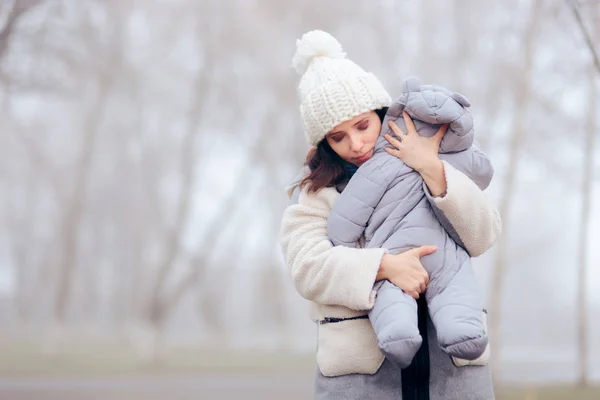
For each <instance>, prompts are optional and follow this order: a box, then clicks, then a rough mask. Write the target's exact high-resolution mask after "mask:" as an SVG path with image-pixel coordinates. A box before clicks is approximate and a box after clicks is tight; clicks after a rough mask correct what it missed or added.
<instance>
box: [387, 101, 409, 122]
mask: <svg viewBox="0 0 600 400" xmlns="http://www.w3.org/2000/svg"><path fill="white" fill-rule="evenodd" d="M402 97H404V96H402ZM405 107H406V104H405V102H404V99H403V98H402V99H399V100H397V101H395V102H394V103H393V104H392V105H391V106H390V108H389V109H388V111H387V113H386V114H387V115H388V116H390V117H393V118H400V117H401V116H402V111H404V108H405Z"/></svg>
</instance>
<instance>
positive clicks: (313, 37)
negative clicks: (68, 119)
mask: <svg viewBox="0 0 600 400" xmlns="http://www.w3.org/2000/svg"><path fill="white" fill-rule="evenodd" d="M316 57H329V58H346V53H344V49H343V48H342V45H341V44H340V42H338V41H337V39H336V38H334V37H333V36H331V35H330V34H329V33H327V32H323V31H320V30H315V31H310V32H307V33H305V34H304V35H303V36H302V38H301V39H298V40H296V54H295V55H294V58H293V60H292V65H293V67H294V69H295V70H296V72H298V74H300V75H302V74H304V73H305V72H306V70H307V68H308V66H309V65H310V63H311V62H312V60H313V59H315V58H316Z"/></svg>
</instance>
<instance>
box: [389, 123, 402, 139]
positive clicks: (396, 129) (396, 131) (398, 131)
mask: <svg viewBox="0 0 600 400" xmlns="http://www.w3.org/2000/svg"><path fill="white" fill-rule="evenodd" d="M388 125H389V126H390V128H392V131H393V132H394V134H395V135H396V136H398V137H399V138H402V135H404V132H402V129H400V127H399V126H398V124H396V123H395V122H394V121H390V122H389V123H388ZM390 137H391V135H390Z"/></svg>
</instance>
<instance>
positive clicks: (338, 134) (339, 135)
mask: <svg viewBox="0 0 600 400" xmlns="http://www.w3.org/2000/svg"><path fill="white" fill-rule="evenodd" d="M380 131H381V120H380V119H379V116H378V115H377V114H376V113H375V111H369V112H366V113H364V114H360V115H359V116H357V117H354V118H352V119H351V120H349V121H346V122H342V123H341V124H339V125H338V126H336V127H335V128H333V129H332V130H331V131H329V132H328V133H327V135H326V136H325V139H326V140H327V143H329V146H331V148H332V149H333V151H335V152H336V153H337V155H338V156H340V157H341V158H342V159H343V160H344V161H347V162H349V163H351V164H354V165H356V166H357V167H360V166H361V165H362V164H364V163H365V162H366V161H367V160H368V159H369V158H371V157H372V156H373V149H374V148H375V143H376V142H377V138H378V137H379V132H380Z"/></svg>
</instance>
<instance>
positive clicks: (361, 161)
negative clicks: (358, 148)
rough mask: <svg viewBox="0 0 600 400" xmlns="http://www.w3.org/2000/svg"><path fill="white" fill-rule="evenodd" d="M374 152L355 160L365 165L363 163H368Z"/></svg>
mask: <svg viewBox="0 0 600 400" xmlns="http://www.w3.org/2000/svg"><path fill="white" fill-rule="evenodd" d="M372 152H373V150H371V151H369V152H368V153H367V154H365V155H362V156H360V157H356V158H355V160H356V161H358V162H360V163H363V162H365V161H367V160H368V159H369V158H371V153H372Z"/></svg>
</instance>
